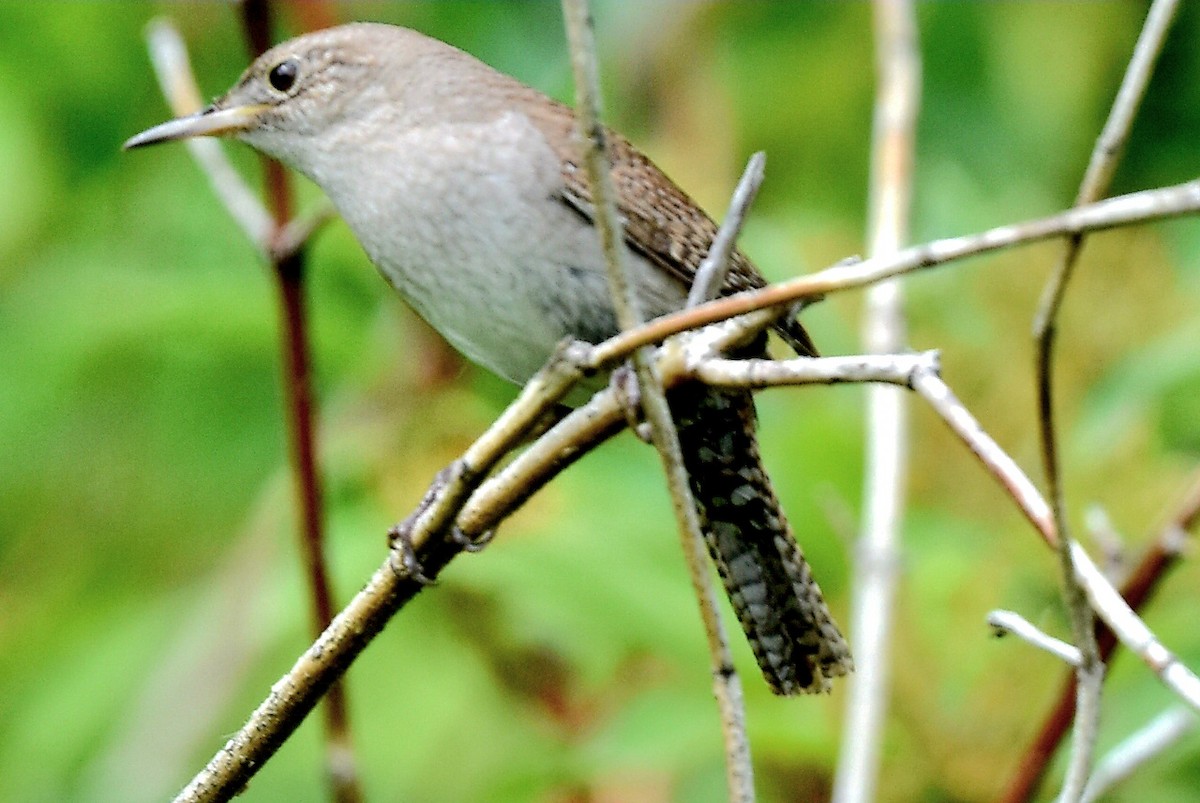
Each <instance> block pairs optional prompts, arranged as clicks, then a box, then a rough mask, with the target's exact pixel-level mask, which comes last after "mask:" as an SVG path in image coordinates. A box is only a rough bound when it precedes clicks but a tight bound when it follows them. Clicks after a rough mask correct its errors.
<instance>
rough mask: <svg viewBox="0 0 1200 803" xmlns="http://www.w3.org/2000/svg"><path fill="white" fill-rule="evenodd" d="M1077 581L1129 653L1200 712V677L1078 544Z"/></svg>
mask: <svg viewBox="0 0 1200 803" xmlns="http://www.w3.org/2000/svg"><path fill="white" fill-rule="evenodd" d="M1070 548H1071V559H1072V563H1073V565H1074V566H1075V572H1076V578H1077V579H1078V580H1079V585H1080V588H1081V590H1082V591H1084V593H1086V594H1087V597H1088V601H1089V602H1090V603H1091V606H1090V607H1091V609H1092V610H1094V611H1095V612H1096V613H1097V614H1098V615H1099V616H1100V618H1101V619H1103V620H1104V623H1105V624H1106V625H1108V627H1109V629H1110V630H1112V632H1113V633H1114V634H1115V635H1116V637H1117V639H1118V640H1120V642H1121V643H1122V644H1124V645H1125V646H1126V647H1127V648H1128V649H1129V650H1131V651H1132V652H1133V653H1134V654H1135V655H1137V656H1138V657H1139V658H1141V659H1142V662H1143V663H1145V664H1146V666H1148V667H1149V668H1150V671H1152V672H1154V674H1155V675H1157V676H1158V679H1159V680H1160V681H1162V683H1163V685H1165V686H1166V687H1167V688H1168V689H1170V690H1171V691H1173V692H1175V694H1176V695H1178V696H1179V697H1180V698H1181V699H1183V701H1184V702H1186V703H1187V704H1188V705H1190V706H1192V708H1194V709H1196V710H1197V711H1198V712H1200V677H1197V676H1196V675H1195V674H1194V673H1193V672H1192V671H1191V670H1190V669H1188V668H1187V667H1186V666H1184V665H1183V663H1182V662H1181V661H1180V660H1179V658H1178V657H1177V656H1176V655H1175V654H1174V653H1173V652H1171V651H1170V650H1169V649H1167V647H1166V646H1165V645H1164V644H1163V643H1162V642H1161V641H1159V639H1158V636H1156V635H1154V633H1153V632H1152V631H1151V630H1150V628H1149V627H1147V626H1146V623H1145V622H1144V621H1142V619H1141V618H1140V617H1139V616H1138V615H1137V614H1136V613H1135V612H1134V610H1133V608H1131V607H1129V604H1128V603H1127V602H1126V601H1125V600H1124V599H1122V597H1121V594H1120V592H1118V591H1117V590H1116V589H1115V588H1113V587H1112V585H1111V584H1110V583H1109V582H1108V581H1107V580H1106V579H1105V578H1104V575H1103V573H1101V571H1100V570H1099V569H1098V568H1096V564H1094V563H1092V561H1091V558H1089V557H1088V555H1087V553H1086V552H1085V551H1084V550H1083V547H1081V546H1080V545H1079V544H1078V543H1077V542H1075V541H1072V542H1071V544H1070Z"/></svg>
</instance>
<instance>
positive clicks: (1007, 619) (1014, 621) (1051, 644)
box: [987, 611, 1080, 666]
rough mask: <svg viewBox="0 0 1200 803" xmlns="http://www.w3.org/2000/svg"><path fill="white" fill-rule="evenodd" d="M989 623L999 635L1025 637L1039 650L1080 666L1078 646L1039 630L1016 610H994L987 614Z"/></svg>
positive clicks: (1072, 664)
mask: <svg viewBox="0 0 1200 803" xmlns="http://www.w3.org/2000/svg"><path fill="white" fill-rule="evenodd" d="M987 623H988V624H989V625H991V626H992V627H994V628H995V629H996V631H997V634H999V635H1004V634H1005V633H1012V634H1013V635H1014V636H1016V637H1017V638H1020V639H1024V640H1025V641H1027V642H1029V643H1030V644H1032V645H1033V646H1035V647H1037V648H1038V649H1039V650H1045V651H1046V652H1048V653H1050V654H1051V655H1053V656H1054V657H1055V658H1057V659H1059V660H1060V661H1063V662H1064V663H1067V664H1070V665H1071V666H1079V661H1080V657H1079V648H1078V647H1076V646H1075V645H1073V644H1068V643H1067V642H1065V641H1063V640H1062V639H1056V638H1054V636H1051V635H1049V634H1048V633H1045V632H1043V631H1041V630H1039V629H1038V628H1037V627H1035V626H1034V625H1033V624H1032V623H1031V622H1030V621H1029V620H1028V619H1026V618H1025V617H1024V616H1022V615H1021V614H1019V613H1016V612H1015V611H992V612H991V613H989V614H988V615H987Z"/></svg>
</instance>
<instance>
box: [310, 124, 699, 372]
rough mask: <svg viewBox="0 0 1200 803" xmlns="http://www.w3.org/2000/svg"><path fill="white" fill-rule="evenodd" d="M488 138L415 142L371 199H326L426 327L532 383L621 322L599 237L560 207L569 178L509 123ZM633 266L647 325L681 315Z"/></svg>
mask: <svg viewBox="0 0 1200 803" xmlns="http://www.w3.org/2000/svg"><path fill="white" fill-rule="evenodd" d="M479 136H484V135H483V134H480V133H479V132H478V131H466V130H464V129H463V128H462V127H458V128H454V129H452V130H449V131H429V132H418V133H417V134H413V135H410V136H409V137H407V138H406V139H405V140H404V141H402V142H401V143H400V146H402V147H397V149H396V150H395V152H394V154H392V156H393V159H394V161H392V162H390V163H389V162H387V161H386V158H385V159H383V160H381V163H380V169H379V170H378V171H377V173H378V178H377V181H379V186H377V187H374V188H373V191H372V192H369V193H363V192H361V189H362V188H358V190H359V191H358V192H354V193H347V194H344V195H342V197H340V198H339V197H338V196H337V195H336V194H335V193H334V192H331V193H330V194H331V197H333V200H334V203H335V204H336V205H337V206H338V207H339V209H340V211H341V212H342V214H343V216H344V217H345V218H346V220H347V222H348V223H349V224H350V226H351V228H352V229H354V231H355V234H356V235H357V236H358V239H359V241H360V242H361V243H362V245H363V247H364V248H365V249H366V251H367V253H368V255H369V256H370V257H371V259H372V261H373V262H374V263H375V265H376V266H377V267H378V268H379V270H380V271H381V272H382V273H383V275H384V276H385V277H386V278H387V279H388V281H389V282H390V283H391V284H392V285H393V286H394V287H395V288H396V289H397V290H398V291H399V292H400V294H401V295H402V296H404V298H405V299H406V300H407V301H408V302H409V303H410V304H411V305H412V306H413V308H414V309H416V311H417V312H418V313H420V315H421V316H422V317H424V318H425V319H426V320H427V321H428V322H429V323H430V324H431V325H432V326H433V327H434V328H435V329H437V330H438V331H439V332H440V333H441V334H442V335H443V336H444V337H445V338H446V339H447V340H448V341H450V343H451V344H452V345H454V347H455V348H457V349H458V350H460V351H461V352H463V354H465V355H466V356H467V357H468V358H469V359H471V360H473V361H474V362H477V363H479V364H480V365H482V366H484V367H486V368H488V369H490V370H492V371H494V372H495V373H497V374H499V375H500V376H502V377H505V378H507V379H509V380H511V381H513V382H517V383H524V382H525V381H527V380H528V379H529V377H530V376H532V375H533V374H534V373H535V372H536V371H537V370H538V369H539V368H541V366H542V365H543V364H544V363H545V361H546V359H547V358H548V357H549V355H550V354H551V353H552V351H553V350H554V348H555V346H556V345H557V344H558V343H559V341H561V340H562V339H563V338H564V337H573V338H577V339H581V340H586V341H588V342H593V343H594V342H599V341H600V340H603V339H604V338H606V337H610V336H611V335H613V334H615V333H616V330H617V327H616V320H615V316H614V314H613V311H612V305H611V301H610V297H609V291H608V281H607V277H606V272H605V262H604V258H603V254H602V252H601V248H600V242H599V237H598V235H597V233H596V230H595V228H594V227H593V226H592V225H591V224H590V223H589V222H588V221H586V220H584V219H583V218H582V217H580V216H579V215H578V214H577V213H576V212H575V211H574V210H572V209H571V208H570V207H568V206H567V204H566V202H565V201H563V200H562V199H561V190H562V177H561V168H560V166H559V163H558V160H557V157H555V156H554V155H553V153H552V152H550V150H549V148H548V146H546V145H545V142H544V141H543V140H541V139H540V134H537V133H536V131H534V130H533V129H532V128H531V127H529V126H528V123H527V121H525V120H524V118H520V117H516V118H513V119H509V118H507V117H506V118H504V119H502V120H500V121H497V122H495V123H493V124H491V125H489V127H488V130H487V132H486V137H487V139H488V141H489V143H490V145H489V147H486V148H481V147H478V137H479ZM386 156H387V155H386V154H385V155H384V157H386ZM364 197H370V198H373V199H374V202H373V203H369V204H368V203H364V202H363V200H362V199H363V198H364ZM630 262H631V267H632V269H633V273H634V278H635V282H636V283H637V285H638V286H639V289H640V290H641V291H642V292H641V293H640V294H641V295H642V296H643V297H644V299H645V303H644V306H646V307H647V309H646V310H645V313H646V314H647V315H648V316H655V315H661V314H663V313H664V312H667V311H669V310H671V309H674V308H677V307H679V306H681V305H682V303H683V300H684V298H685V294H686V291H685V290H684V289H683V287H682V285H680V284H679V283H678V282H676V281H675V280H674V279H671V278H670V277H667V276H665V275H664V274H662V273H661V272H660V271H657V270H656V269H654V268H653V266H651V265H649V264H648V263H646V262H644V261H643V260H642V259H641V258H640V257H636V256H633V255H631V259H630Z"/></svg>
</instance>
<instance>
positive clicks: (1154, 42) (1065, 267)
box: [1034, 0, 1176, 801]
mask: <svg viewBox="0 0 1200 803" xmlns="http://www.w3.org/2000/svg"><path fill="white" fill-rule="evenodd" d="M1175 10H1176V2H1175V0H1159V1H1158V2H1156V3H1155V4H1154V6H1153V7H1152V8H1151V11H1150V14H1149V16H1148V17H1147V19H1146V24H1145V25H1144V26H1143V28H1142V33H1141V35H1140V36H1139V37H1138V42H1137V45H1136V46H1135V48H1134V53H1133V56H1132V58H1131V59H1130V62H1129V66H1128V68H1127V69H1126V72H1125V77H1124V79H1123V80H1122V83H1121V88H1120V90H1119V91H1118V93H1117V98H1116V101H1115V102H1114V104H1113V108H1112V110H1111V111H1110V113H1109V118H1108V121H1107V122H1106V124H1105V126H1104V130H1103V131H1102V132H1101V135H1100V138H1099V140H1098V141H1097V143H1096V147H1095V148H1094V150H1093V151H1092V158H1091V162H1090V164H1089V165H1088V169H1087V172H1086V174H1085V175H1084V179H1083V182H1082V185H1081V186H1080V188H1079V193H1078V196H1077V200H1076V206H1078V205H1081V204H1084V203H1087V202H1090V201H1095V200H1097V199H1099V198H1100V197H1101V196H1103V195H1104V194H1105V193H1106V192H1107V191H1108V185H1109V182H1110V180H1111V178H1112V175H1113V173H1114V172H1115V171H1116V166H1117V164H1118V163H1119V161H1120V158H1121V155H1122V153H1123V152H1124V143H1125V140H1126V139H1127V138H1128V135H1129V130H1130V128H1131V126H1132V125H1133V120H1134V117H1135V116H1136V113H1137V109H1138V107H1139V106H1140V105H1141V100H1142V97H1143V96H1144V95H1145V92H1146V86H1147V85H1148V84H1149V81H1150V76H1151V74H1152V73H1153V69H1154V63H1155V61H1156V60H1157V57H1158V54H1159V52H1160V51H1161V50H1162V44H1163V41H1164V40H1165V38H1166V34H1167V31H1168V30H1169V29H1170V27H1171V22H1172V20H1173V19H1174V16H1175ZM1082 244H1083V234H1082V233H1075V234H1074V235H1073V236H1071V237H1070V238H1069V239H1068V240H1067V244H1066V249H1065V251H1064V253H1063V256H1062V259H1061V260H1060V262H1059V265H1058V268H1057V270H1056V271H1055V272H1054V274H1053V275H1052V276H1051V278H1050V280H1049V281H1048V282H1047V285H1046V288H1045V291H1044V293H1043V296H1042V303H1041V305H1040V308H1039V309H1038V313H1037V315H1036V317H1035V320H1034V337H1035V339H1036V341H1037V358H1036V376H1037V388H1038V424H1039V435H1040V440H1041V447H1042V463H1043V467H1044V470H1045V473H1046V484H1047V496H1048V497H1049V499H1050V508H1051V512H1052V514H1053V516H1054V524H1055V530H1056V531H1057V532H1058V534H1059V540H1058V559H1059V568H1060V571H1061V573H1062V583H1063V603H1064V605H1065V606H1066V608H1067V613H1068V615H1069V617H1070V621H1071V631H1072V633H1073V634H1074V638H1075V642H1076V644H1077V645H1078V646H1079V649H1080V653H1081V656H1082V660H1081V661H1080V663H1079V665H1078V667H1077V671H1078V675H1079V685H1078V693H1079V705H1078V707H1077V709H1076V713H1075V729H1074V730H1075V739H1074V743H1073V749H1072V752H1071V758H1070V760H1069V761H1068V762H1067V772H1066V780H1065V781H1064V783H1063V790H1062V795H1061V798H1060V799H1061V800H1064V801H1075V800H1078V799H1080V797H1081V796H1082V795H1083V790H1084V787H1085V786H1086V785H1087V777H1088V773H1089V771H1090V768H1091V762H1092V754H1093V752H1094V750H1095V743H1096V738H1097V734H1098V733H1099V730H1100V719H1099V711H1100V703H1099V695H1100V691H1101V688H1102V685H1103V683H1102V679H1103V675H1104V664H1103V662H1102V661H1101V660H1100V648H1099V645H1098V644H1097V642H1096V633H1095V628H1094V626H1093V621H1092V612H1091V610H1090V609H1089V608H1088V605H1087V602H1086V600H1084V598H1083V591H1082V589H1080V588H1079V587H1078V585H1077V584H1076V581H1075V575H1076V569H1075V567H1074V566H1073V565H1072V562H1071V560H1072V553H1071V550H1070V548H1069V546H1068V545H1069V544H1070V542H1071V535H1070V530H1069V529H1068V526H1069V525H1068V522H1067V514H1066V504H1065V500H1064V498H1063V490H1062V479H1061V469H1060V465H1059V459H1058V442H1057V431H1056V425H1055V418H1054V390H1053V389H1054V384H1053V382H1054V372H1053V368H1054V342H1055V336H1056V331H1057V323H1056V322H1057V318H1058V313H1059V310H1060V309H1061V308H1062V302H1063V299H1064V298H1065V295H1066V289H1067V284H1068V282H1069V281H1070V278H1071V275H1072V273H1073V272H1074V268H1075V264H1076V261H1077V260H1078V257H1079V251H1080V247H1081V246H1082ZM1093 695H1094V698H1093Z"/></svg>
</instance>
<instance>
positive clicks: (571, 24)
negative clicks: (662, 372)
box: [562, 0, 754, 803]
mask: <svg viewBox="0 0 1200 803" xmlns="http://www.w3.org/2000/svg"><path fill="white" fill-rule="evenodd" d="M562 5H563V16H564V18H565V22H566V28H567V38H568V40H569V42H570V45H571V63H572V66H573V68H574V73H575V91H576V97H577V104H576V106H577V108H576V116H577V124H578V126H579V133H580V135H581V139H582V140H583V141H584V143H585V147H584V164H585V166H586V168H587V173H588V182H589V184H590V185H591V189H592V197H593V199H594V200H595V206H596V216H595V224H596V228H597V230H598V231H599V234H600V242H601V245H602V247H603V249H604V255H605V258H606V260H607V264H608V277H609V287H610V290H611V295H612V300H613V306H614V309H615V310H616V312H617V323H618V325H619V326H620V329H621V331H631V330H633V329H636V328H637V327H639V326H640V325H642V324H643V322H644V317H643V315H642V312H641V310H640V309H639V305H638V296H637V288H636V287H634V286H633V282H632V279H631V277H630V274H629V268H628V255H627V252H626V248H625V243H624V237H623V236H622V233H621V224H620V221H619V219H618V217H617V207H616V195H615V193H614V191H613V187H612V177H611V175H610V173H609V170H610V166H609V162H608V148H607V141H606V137H605V133H604V127H603V125H602V124H601V121H600V113H601V102H600V81H599V70H598V68H597V63H596V48H595V36H594V32H593V25H592V18H591V13H590V11H589V9H588V3H587V0H563V4H562ZM714 270H715V269H714ZM632 358H633V366H634V370H635V371H636V373H637V379H638V388H639V391H640V394H641V403H642V410H643V413H644V415H645V417H646V422H647V423H648V424H649V426H650V436H651V440H652V441H653V443H654V446H655V448H656V449H657V451H658V454H659V456H660V458H661V459H662V463H663V470H664V472H665V474H666V479H667V489H668V491H669V493H670V496H671V506H672V509H673V510H674V512H675V518H676V524H677V525H678V528H679V535H680V540H681V543H682V546H683V551H684V555H685V558H686V563H687V567H688V574H689V576H690V578H691V581H692V586H693V588H694V590H695V592H696V598H697V600H698V602H699V605H700V614H701V619H702V621H703V623H704V630H705V634H706V637H707V640H708V647H709V654H710V657H711V661H712V667H713V673H712V676H713V691H714V693H715V695H716V698H717V707H718V709H719V712H720V720H721V730H722V733H723V734H724V740H725V761H726V780H727V784H728V788H729V797H730V799H731V800H733V801H739V803H740V802H741V801H752V800H754V773H753V767H752V764H751V761H750V741H749V739H748V737H747V736H746V713H745V703H744V701H743V698H742V686H741V680H740V678H739V677H738V675H737V672H736V670H735V669H734V667H733V657H732V654H731V653H730V650H729V640H728V638H727V636H726V634H725V630H724V627H723V626H722V624H721V619H720V613H719V610H718V607H717V604H718V603H717V595H716V592H715V590H714V588H713V582H712V574H711V572H710V571H709V568H708V550H707V547H706V546H705V543H704V535H703V532H702V531H701V524H700V517H699V514H698V512H697V510H696V503H695V501H694V499H693V498H692V492H691V488H690V487H689V479H688V474H687V470H686V469H685V468H684V464H683V454H682V451H681V449H680V444H679V433H678V431H677V430H676V429H675V423H674V420H673V419H672V417H671V410H670V407H669V406H668V405H667V397H666V393H665V391H664V390H663V387H662V382H661V380H660V379H659V378H658V376H656V374H655V371H654V364H653V361H652V355H651V353H650V350H649V349H648V348H641V349H638V350H637V351H635V352H633V355H632Z"/></svg>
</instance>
